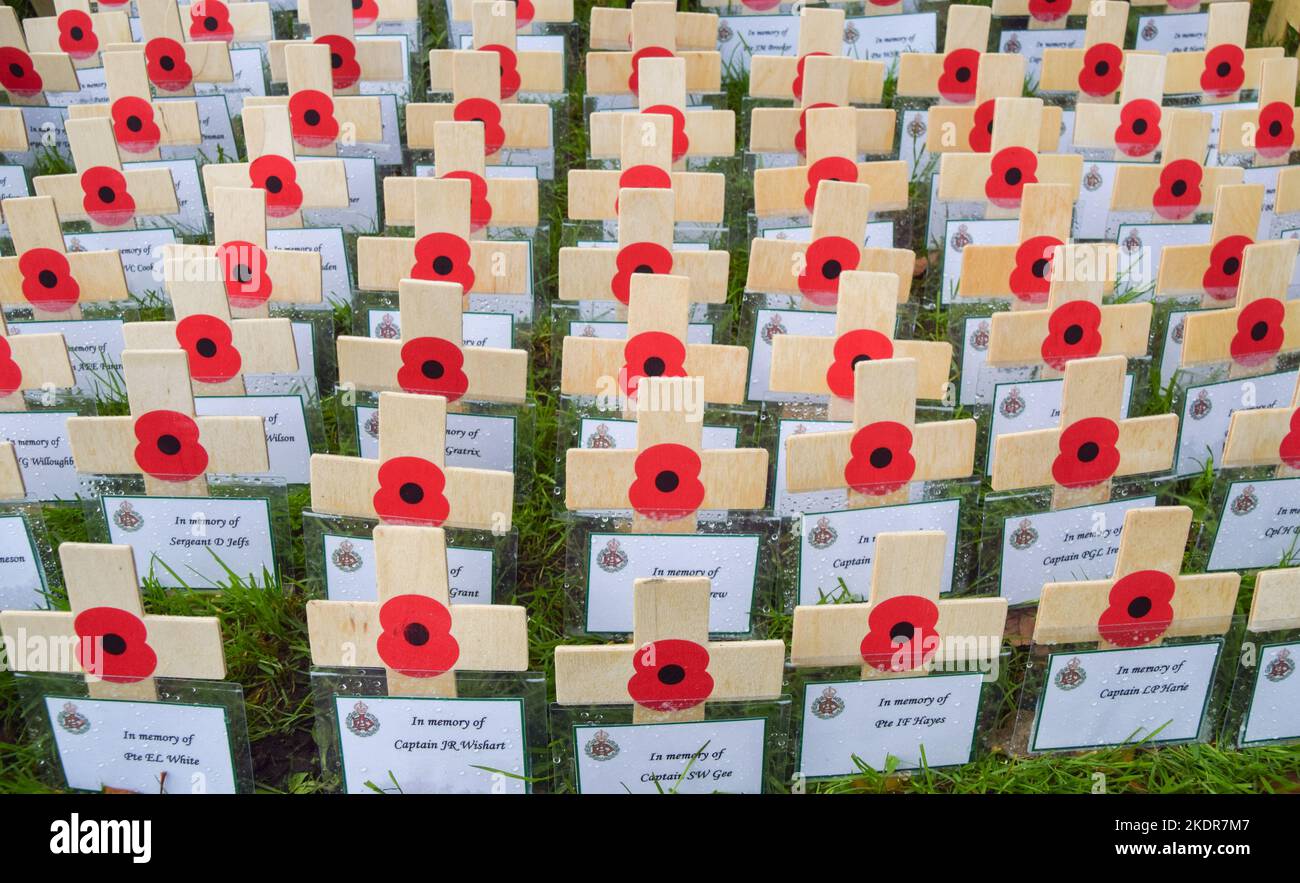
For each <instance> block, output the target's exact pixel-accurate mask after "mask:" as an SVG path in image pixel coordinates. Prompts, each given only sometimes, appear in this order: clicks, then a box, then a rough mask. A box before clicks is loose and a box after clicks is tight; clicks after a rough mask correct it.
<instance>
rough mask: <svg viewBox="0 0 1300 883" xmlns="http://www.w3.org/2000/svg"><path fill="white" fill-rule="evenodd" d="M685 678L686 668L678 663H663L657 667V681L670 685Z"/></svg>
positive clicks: (678, 682)
mask: <svg viewBox="0 0 1300 883" xmlns="http://www.w3.org/2000/svg"><path fill="white" fill-rule="evenodd" d="M684 680H686V669H684V668H682V667H681V666H680V665H665V666H663V667H662V668H660V669H659V683H661V684H666V685H667V686H669V687H671V686H673V685H674V684H680V683H681V682H682V681H684Z"/></svg>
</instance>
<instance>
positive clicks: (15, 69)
mask: <svg viewBox="0 0 1300 883" xmlns="http://www.w3.org/2000/svg"><path fill="white" fill-rule="evenodd" d="M9 73H11V74H13V75H14V76H15V77H25V76H27V71H25V70H23V66H22V65H21V64H19V63H18V62H16V61H15V62H14V63H13V64H11V65H9Z"/></svg>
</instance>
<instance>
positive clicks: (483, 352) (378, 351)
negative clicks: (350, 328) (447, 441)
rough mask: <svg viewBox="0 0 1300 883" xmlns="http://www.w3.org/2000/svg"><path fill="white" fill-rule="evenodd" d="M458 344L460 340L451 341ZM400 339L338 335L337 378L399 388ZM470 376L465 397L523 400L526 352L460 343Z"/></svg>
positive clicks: (368, 387) (360, 385)
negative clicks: (462, 344)
mask: <svg viewBox="0 0 1300 883" xmlns="http://www.w3.org/2000/svg"><path fill="white" fill-rule="evenodd" d="M452 342H453V343H456V344H457V345H458V346H459V345H460V342H459V341H452ZM403 345H404V343H403V341H400V340H379V339H377V338H371V337H351V336H347V335H344V336H340V337H339V338H338V341H337V348H338V360H339V380H340V381H342V382H344V383H351V384H354V385H355V386H356V387H357V389H363V390H369V391H372V392H382V391H385V390H388V391H398V390H400V387H399V386H398V383H397V373H398V371H399V370H400V369H401V367H402V347H403ZM460 351H461V355H462V356H463V357H464V360H465V361H464V366H463V370H464V372H465V375H466V376H467V377H468V378H469V388H468V390H467V391H466V393H465V397H466V398H469V399H473V400H475V401H485V402H522V401H523V400H524V398H525V395H526V393H527V389H528V353H526V352H525V351H523V350H507V349H498V348H496V347H472V346H461V347H460Z"/></svg>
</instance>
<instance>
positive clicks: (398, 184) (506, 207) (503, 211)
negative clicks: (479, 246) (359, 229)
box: [384, 172, 617, 227]
mask: <svg viewBox="0 0 1300 883" xmlns="http://www.w3.org/2000/svg"><path fill="white" fill-rule="evenodd" d="M572 174H573V173H572V172H570V175H572ZM484 180H485V181H486V182H487V201H488V204H489V205H491V206H492V220H491V221H489V222H488V223H489V225H490V226H492V227H536V226H537V219H538V201H537V182H536V181H535V180H532V179H524V178H491V177H489V178H485V179H484ZM416 181H417V179H416V178H408V177H402V176H398V175H391V176H389V177H387V178H385V179H384V222H385V223H386V224H387V225H388V226H390V227H414V226H415V190H416V186H415V185H416ZM615 195H617V194H615ZM570 198H572V190H570ZM611 205H612V202H611ZM570 217H573V215H572V214H571V215H570Z"/></svg>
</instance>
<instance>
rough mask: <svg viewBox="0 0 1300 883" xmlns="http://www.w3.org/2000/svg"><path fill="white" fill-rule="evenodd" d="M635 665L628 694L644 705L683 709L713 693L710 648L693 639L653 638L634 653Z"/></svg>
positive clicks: (697, 703) (628, 685) (702, 700)
mask: <svg viewBox="0 0 1300 883" xmlns="http://www.w3.org/2000/svg"><path fill="white" fill-rule="evenodd" d="M632 669H633V675H632V677H631V678H630V679H628V682H627V694H628V695H629V696H631V697H632V701H633V702H635V703H636V704H638V705H640V706H643V707H645V708H651V709H654V710H655V711H681V710H682V709H685V708H694V707H695V706H696V705H699V704H700V703H701V702H704V701H705V700H706V699H708V698H709V696H711V695H712V694H713V677H712V676H711V675H710V674H709V651H708V649H707V648H705V647H703V646H701V645H699V644H697V643H695V642H694V641H684V640H681V639H678V638H665V639H663V640H660V641H652V642H650V643H649V644H646V645H645V646H644V647H641V648H639V649H638V650H637V651H636V653H634V654H633V655H632Z"/></svg>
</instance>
